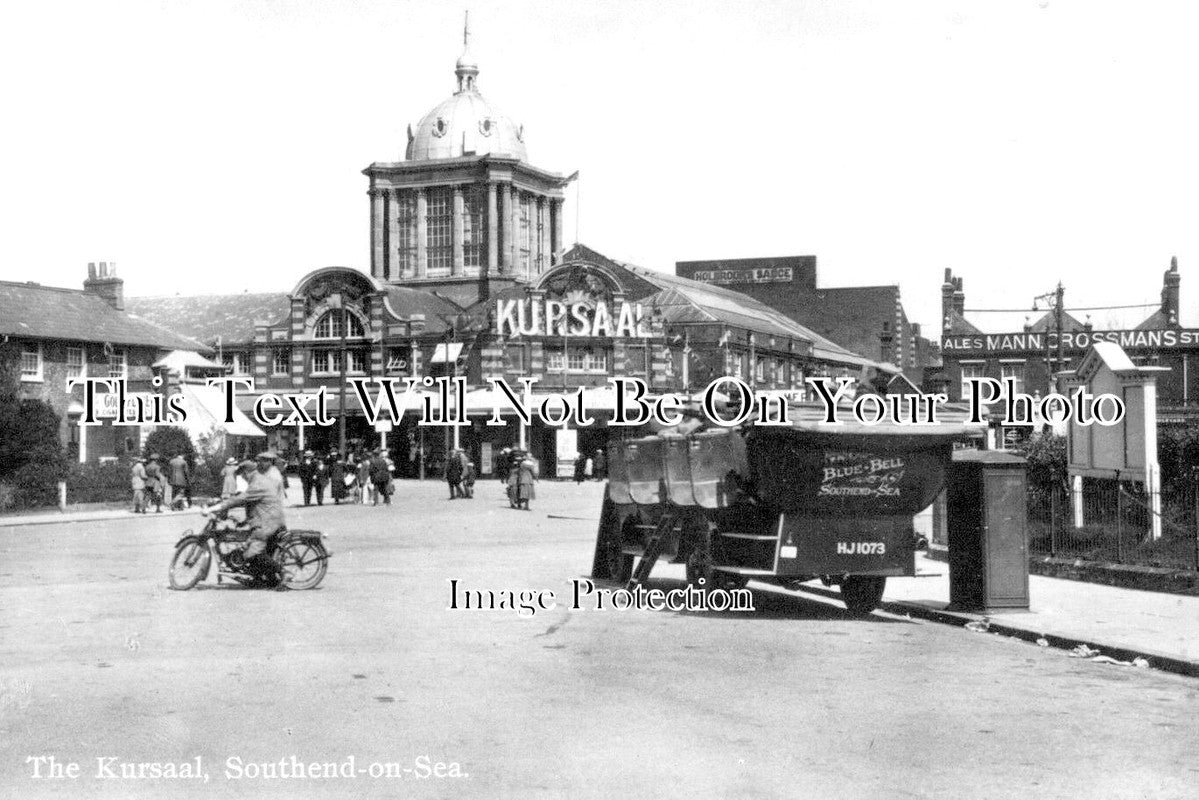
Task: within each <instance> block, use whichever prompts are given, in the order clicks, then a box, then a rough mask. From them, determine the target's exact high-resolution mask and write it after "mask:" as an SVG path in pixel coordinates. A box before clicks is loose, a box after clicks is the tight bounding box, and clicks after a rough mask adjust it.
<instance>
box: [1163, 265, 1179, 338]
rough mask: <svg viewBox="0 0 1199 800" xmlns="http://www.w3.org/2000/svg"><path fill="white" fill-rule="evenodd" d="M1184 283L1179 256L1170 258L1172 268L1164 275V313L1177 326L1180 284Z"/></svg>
mask: <svg viewBox="0 0 1199 800" xmlns="http://www.w3.org/2000/svg"><path fill="white" fill-rule="evenodd" d="M1180 283H1182V276H1180V275H1179V274H1178V256H1173V257H1171V258H1170V268H1169V269H1168V270H1166V273H1165V275H1164V276H1163V277H1162V314H1163V315H1165V317H1166V321H1167V322H1168V323H1169V324H1170V325H1171V326H1175V327H1177V326H1178V324H1179V322H1178V306H1179V302H1178V301H1179V288H1178V286H1179V284H1180Z"/></svg>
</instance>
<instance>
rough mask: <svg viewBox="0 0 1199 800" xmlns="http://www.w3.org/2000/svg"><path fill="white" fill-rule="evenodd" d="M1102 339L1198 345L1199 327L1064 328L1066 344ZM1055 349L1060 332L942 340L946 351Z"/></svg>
mask: <svg viewBox="0 0 1199 800" xmlns="http://www.w3.org/2000/svg"><path fill="white" fill-rule="evenodd" d="M1100 342H1112V343H1113V344H1118V345H1120V346H1121V347H1124V348H1134V349H1135V348H1138V347H1152V348H1166V349H1168V348H1172V347H1194V346H1196V345H1199V330H1195V329H1189V328H1184V329H1181V330H1156V331H1138V330H1125V331H1064V332H1063V333H1062V347H1063V348H1066V349H1070V348H1086V347H1090V346H1091V345H1093V344H1098V343H1100ZM1046 348H1048V349H1050V350H1055V349H1057V332H1056V331H1051V332H1048V333H993V334H974V335H967V336H946V337H945V338H944V340H943V341H942V344H941V349H942V351H944V352H946V353H949V352H958V351H963V350H971V351H978V350H982V351H986V352H993V353H1004V352H1020V351H1025V350H1044V349H1046Z"/></svg>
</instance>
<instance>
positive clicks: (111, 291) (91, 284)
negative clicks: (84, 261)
mask: <svg viewBox="0 0 1199 800" xmlns="http://www.w3.org/2000/svg"><path fill="white" fill-rule="evenodd" d="M83 291H85V292H87V293H88V294H94V295H96V296H97V297H101V298H103V299H104V302H106V303H108V304H109V305H110V306H112V307H113V308H115V309H116V310H117V311H124V310H125V282H124V281H123V280H121V279H120V278H118V277H117V262H115V261H100V262H98V263H96V262H90V263H88V265H87V280H85V281H84V282H83Z"/></svg>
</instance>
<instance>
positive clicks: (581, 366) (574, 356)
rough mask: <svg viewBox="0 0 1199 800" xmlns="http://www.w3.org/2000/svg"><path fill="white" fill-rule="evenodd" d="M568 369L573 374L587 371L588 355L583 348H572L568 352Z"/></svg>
mask: <svg viewBox="0 0 1199 800" xmlns="http://www.w3.org/2000/svg"><path fill="white" fill-rule="evenodd" d="M566 368H567V369H568V370H569V371H571V372H583V371H584V370H586V369H587V354H586V353H585V352H584V351H583V348H581V347H571V348H569V349H568V350H567V351H566Z"/></svg>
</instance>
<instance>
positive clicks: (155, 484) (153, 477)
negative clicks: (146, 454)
mask: <svg viewBox="0 0 1199 800" xmlns="http://www.w3.org/2000/svg"><path fill="white" fill-rule="evenodd" d="M160 458H161V456H160V455H158V453H151V454H150V460H149V461H148V462H147V463H146V491H147V492H148V493H149V495H150V500H151V501H152V502H153V503H154V513H155V514H161V513H162V491H163V487H164V486H165V485H166V477H165V476H164V475H163V474H162V467H161V466H160V465H159V463H158V460H159V459H160Z"/></svg>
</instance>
